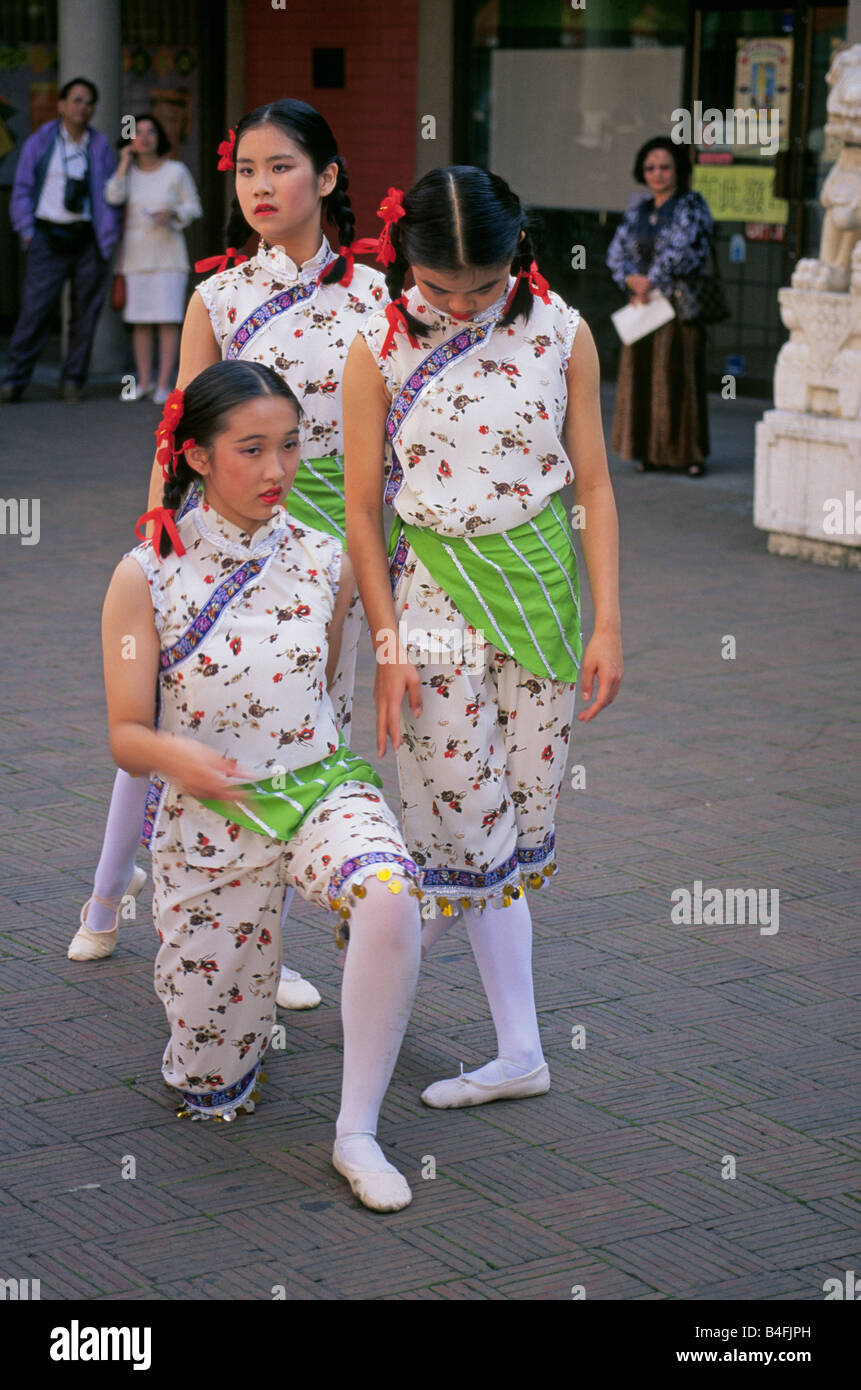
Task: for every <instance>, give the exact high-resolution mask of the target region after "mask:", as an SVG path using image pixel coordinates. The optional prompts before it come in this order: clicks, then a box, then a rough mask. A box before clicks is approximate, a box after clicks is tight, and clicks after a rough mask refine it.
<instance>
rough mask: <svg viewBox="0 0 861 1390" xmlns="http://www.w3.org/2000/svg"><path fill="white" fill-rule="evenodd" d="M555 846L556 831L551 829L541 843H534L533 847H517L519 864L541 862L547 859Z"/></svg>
mask: <svg viewBox="0 0 861 1390" xmlns="http://www.w3.org/2000/svg"><path fill="white" fill-rule="evenodd" d="M555 848H556V832H555V831H553V830H551V832H550V834H549V835H548V836H547V839H546V840H545V841H544V844H543V845H536V846H535V847H534V849H519V850H518V851H517V858H518V859H519V860H520V863H521V864H543V863H544V861H545V859H549V858H550V856H551V854H552V853H553V851H554V849H555Z"/></svg>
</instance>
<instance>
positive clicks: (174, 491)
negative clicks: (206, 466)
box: [159, 454, 200, 559]
mask: <svg viewBox="0 0 861 1390" xmlns="http://www.w3.org/2000/svg"><path fill="white" fill-rule="evenodd" d="M199 476H200V475H199V474H198V473H195V471H194V469H193V468H192V467H191V465H190V464H189V463H188V461H187V460H186V457H185V454H181V455H180V457H179V458H177V459H176V460H175V461H174V466H173V468H172V469H171V473H170V477H169V478H168V479H167V481H166V482H165V485H164V493H163V496H162V500H161V505H162V506H163V507H167V508H168V509H169V510H170V511H172V512H176V511H178V510H179V504H180V502H181V501H182V499H183V497H184V496H185V494H186V492H187V491H188V487H189V484H190V483H193V482H194V480H195V478H198V477H199ZM172 550H173V541H172V540H171V538H170V536H169V535H168V533H167V527H166V526H163V527H162V532H161V543H160V545H159V554H160V555H161V557H162V559H164V557H165V555H169V554H170V552H171V551H172Z"/></svg>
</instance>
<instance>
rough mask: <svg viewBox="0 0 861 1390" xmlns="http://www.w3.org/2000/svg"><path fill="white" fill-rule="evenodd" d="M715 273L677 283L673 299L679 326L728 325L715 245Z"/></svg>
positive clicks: (707, 273) (727, 307) (728, 315)
mask: <svg viewBox="0 0 861 1390" xmlns="http://www.w3.org/2000/svg"><path fill="white" fill-rule="evenodd" d="M711 253H712V271H711V273H709V272H706V273H705V274H703V275H696V276H691V277H689V278H686V279H683V280H682V279H680V280H677V281H676V285H675V288H674V290H673V292H672V295H671V296H670V298H671V300H672V304H673V308H674V309H675V311H676V318H677V319H678V320H679V323H702V324H706V323H725V322H726V320H727V319H729V318H732V310H731V309H730V307H729V304H728V303H727V298H726V295H725V293H724V288H723V281H722V280H721V277H720V270H719V269H718V261H717V252H716V251H715V248H714V242H712V248H711Z"/></svg>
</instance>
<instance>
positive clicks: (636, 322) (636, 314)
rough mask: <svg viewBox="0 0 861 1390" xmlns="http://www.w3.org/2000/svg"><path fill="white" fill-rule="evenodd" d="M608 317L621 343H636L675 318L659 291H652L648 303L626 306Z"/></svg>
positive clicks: (667, 301) (669, 304) (673, 311)
mask: <svg viewBox="0 0 861 1390" xmlns="http://www.w3.org/2000/svg"><path fill="white" fill-rule="evenodd" d="M610 317H611V318H612V320H613V327H614V328H615V330H616V332H617V333H618V335H619V337H620V338H621V339H622V342H623V343H636V342H639V340H640V338H645V336H646V334H647V333H654V331H655V329H656V328H661V327H662V325H663V324H665V323H669V322H670V320H671V319H674V318H675V317H676V311H675V309H674V308H673V306H672V304H671V303H670V301H669V300H668V299H667V297H666V295H664V294H661V291H660V290H652V292H651V294H650V295H649V300H648V303H646V304H626V305H625V308H624V309H617V310H616V312H615V314H611V315H610Z"/></svg>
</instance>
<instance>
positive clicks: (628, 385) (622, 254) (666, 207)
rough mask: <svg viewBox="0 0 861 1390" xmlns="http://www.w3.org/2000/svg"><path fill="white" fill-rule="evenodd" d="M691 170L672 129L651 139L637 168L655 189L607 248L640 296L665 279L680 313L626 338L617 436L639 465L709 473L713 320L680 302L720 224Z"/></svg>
mask: <svg viewBox="0 0 861 1390" xmlns="http://www.w3.org/2000/svg"><path fill="white" fill-rule="evenodd" d="M690 175H691V163H690V157H689V155H688V152H687V149H686V148H685V147H684V146H683V145H677V144H675V143H674V142H673V141H672V140H670V139H668V138H667V137H665V136H656V137H655V138H654V139H653V140H647V141H646V143H645V145H643V147H642V148H641V149H640V150H639V151H638V153H637V158H636V160H635V161H634V178H635V179H636V180H637V182H638V183H643V184H645V185H646V187H647V188H648V189H649V192H650V194H651V197H645V198H643V199H641V200H640V201H639V202H638V203H637V204H636V205H635V206H634V207H632V208H629V209H628V211H627V212H626V213H625V215H624V217H623V218H622V221H621V222H620V224H619V226H618V227H617V229H616V234H615V236H614V237H613V240H612V241H611V243H610V247H609V250H608V252H607V265H608V266H609V269H610V273H611V274H612V276H613V279H614V280H615V282H616V284H617V285H618V286H619V288H620V289H621V290H627V292H628V294H629V295H630V297H631V301H632V302H636V303H645V302H646V300H647V299H648V298H649V295H650V293H651V291H652V290H653V289H658V290H661V291H662V292H663V293H664V294H665V295H666V296H667V298H668V299H670V300H671V302H673V304H674V307H677V314H676V317H675V318H674V319H673V320H672V321H671V322H670V323H665V324H664V325H663V326H662V327H661V328H659V329H657V331H656V332H654V333H649V334H647V335H646V337H644V338H640V339H639V341H638V342H636V343H631V344H623V346H622V354H621V359H620V363H619V377H618V381H617V383H616V412H615V417H614V420H613V438H612V445H613V448H614V449H615V450H616V452H617V453H619V454H621V455H622V457H623V458H626V459H636V460H637V471H638V472H641V473H642V472H645V471H646V470H651V469H672V470H675V471H682V472H687V473H688V474H689V475H690V476H691V477H700V476H701V475H702V474H703V473H705V471H706V465H705V460H706V458H707V457H708V454H709V425H708V406H707V401H706V382H705V371H706V368H705V328H704V326H703V325H702V324H701V323H699V322H698V321H697V320H696V319H692V320H687V321H683V320H682V319H680V318H679V312H681V311H682V299H681V298H678V304H677V301H676V300H675V299H674V298H673V296H674V294H675V292H676V291H677V290H678V289H679V288H680V287H687V286H690V285H691V283H692V282H694V284H695V282H696V280H697V278H698V277H699V276H700V275H701V274H702V271H703V267H704V265H705V262H706V260H707V258H708V256H709V253H710V250H711V242H712V235H713V229H714V227H713V222H712V217H711V213H710V212H709V209H708V204H707V203H706V201H705V199H704V198H703V197H702V195H701V194H699V193H696V192H694V191H693V190H690V189H689V188H688V184H689V182H690ZM689 298H690V296H689V295H687V294H686V295H685V296H684V299H685V300H687V299H689Z"/></svg>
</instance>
